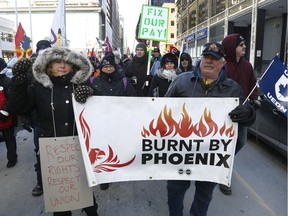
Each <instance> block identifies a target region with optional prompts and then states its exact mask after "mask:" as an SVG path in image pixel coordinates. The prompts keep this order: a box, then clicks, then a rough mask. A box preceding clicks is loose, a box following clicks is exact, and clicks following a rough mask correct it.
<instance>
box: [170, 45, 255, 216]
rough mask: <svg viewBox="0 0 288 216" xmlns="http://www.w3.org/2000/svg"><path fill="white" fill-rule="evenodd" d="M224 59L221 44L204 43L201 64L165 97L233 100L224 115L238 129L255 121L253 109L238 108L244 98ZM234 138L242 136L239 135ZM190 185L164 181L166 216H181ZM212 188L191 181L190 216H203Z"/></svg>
mask: <svg viewBox="0 0 288 216" xmlns="http://www.w3.org/2000/svg"><path fill="white" fill-rule="evenodd" d="M224 56H225V52H224V49H223V47H222V46H221V44H219V43H208V44H205V45H204V49H203V52H202V58H201V61H200V62H199V64H198V65H197V66H196V67H195V68H194V70H193V72H186V73H181V74H180V75H178V76H177V77H176V79H175V80H174V82H172V83H171V84H170V87H169V89H168V91H167V93H166V95H165V97H237V98H239V100H240V105H238V106H237V107H236V108H235V109H234V110H232V111H231V112H230V113H227V115H229V116H230V118H231V120H232V121H233V122H237V123H238V124H239V126H240V125H250V124H253V122H254V121H255V110H254V107H253V106H251V105H250V104H249V103H247V104H245V105H242V103H243V101H244V99H245V98H244V95H243V92H242V89H241V87H240V86H239V85H238V84H237V83H236V82H235V81H233V80H231V79H228V78H227V77H226V76H225V73H224V68H223V66H224V65H225V59H224ZM239 132H240V131H239ZM238 136H242V134H241V132H240V133H239V134H238ZM190 184H191V181H182V180H177V181H176V180H169V181H168V183H167V190H168V206H169V213H170V216H175V215H177V216H182V215H183V212H182V211H183V200H184V196H185V193H186V191H187V190H188V189H189V187H190ZM216 185H217V183H214V182H205V181H195V194H194V200H193V202H192V205H191V208H190V216H206V214H207V211H208V207H209V204H210V202H211V200H212V196H213V190H214V188H215V186H216Z"/></svg>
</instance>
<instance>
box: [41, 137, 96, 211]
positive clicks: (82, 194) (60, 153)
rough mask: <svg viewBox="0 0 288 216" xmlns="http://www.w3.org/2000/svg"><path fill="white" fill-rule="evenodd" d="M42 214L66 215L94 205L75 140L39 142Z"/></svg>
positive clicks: (63, 138) (71, 138) (44, 140)
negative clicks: (42, 196) (44, 212)
mask: <svg viewBox="0 0 288 216" xmlns="http://www.w3.org/2000/svg"><path fill="white" fill-rule="evenodd" d="M39 147H40V159H41V173H42V182H43V189H44V203H45V211H47V212H55V211H67V210H74V209H79V208H84V207H88V206H92V205H93V190H92V188H91V187H88V183H87V177H86V174H85V167H84V163H83V159H82V153H81V147H80V143H79V139H78V137H75V136H70V137H53V138H40V139H39Z"/></svg>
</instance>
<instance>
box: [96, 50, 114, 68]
mask: <svg viewBox="0 0 288 216" xmlns="http://www.w3.org/2000/svg"><path fill="white" fill-rule="evenodd" d="M106 65H113V66H114V68H115V70H116V69H117V65H116V63H115V55H114V54H113V53H112V52H109V53H107V54H106V55H105V56H104V57H103V58H102V60H101V63H100V69H102V68H103V67H104V66H106Z"/></svg>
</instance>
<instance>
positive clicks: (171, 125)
mask: <svg viewBox="0 0 288 216" xmlns="http://www.w3.org/2000/svg"><path fill="white" fill-rule="evenodd" d="M163 115H164V120H165V122H164V120H163V119H162V111H161V112H160V114H159V116H158V120H157V124H156V127H155V128H154V127H153V123H154V119H153V120H152V121H151V123H150V125H149V130H150V132H151V133H152V134H153V135H154V136H155V135H156V133H157V131H158V132H159V133H160V136H161V137H164V136H168V135H170V134H171V133H173V131H174V135H173V136H175V135H176V134H177V128H178V124H177V122H176V121H175V120H174V119H173V118H172V111H171V109H170V110H169V112H168V113H167V107H166V106H165V107H164V111H163ZM165 123H166V124H165Z"/></svg>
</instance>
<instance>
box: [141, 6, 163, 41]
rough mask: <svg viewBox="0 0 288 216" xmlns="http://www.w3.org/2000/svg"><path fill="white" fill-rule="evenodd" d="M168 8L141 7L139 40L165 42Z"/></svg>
mask: <svg viewBox="0 0 288 216" xmlns="http://www.w3.org/2000/svg"><path fill="white" fill-rule="evenodd" d="M168 19H169V8H164V7H155V6H149V5H143V6H142V12H141V20H140V28H139V31H138V38H139V39H147V40H153V41H167V34H168Z"/></svg>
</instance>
